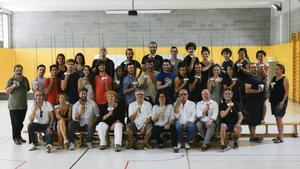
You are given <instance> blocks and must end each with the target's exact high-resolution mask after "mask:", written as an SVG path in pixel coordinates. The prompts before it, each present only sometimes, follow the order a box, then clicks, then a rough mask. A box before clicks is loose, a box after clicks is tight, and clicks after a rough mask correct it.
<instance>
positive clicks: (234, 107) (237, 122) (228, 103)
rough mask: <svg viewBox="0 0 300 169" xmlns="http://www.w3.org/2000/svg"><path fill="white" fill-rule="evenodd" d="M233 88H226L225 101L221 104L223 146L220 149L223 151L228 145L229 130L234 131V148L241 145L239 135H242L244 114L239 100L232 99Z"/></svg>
mask: <svg viewBox="0 0 300 169" xmlns="http://www.w3.org/2000/svg"><path fill="white" fill-rule="evenodd" d="M232 96H233V93H232V90H231V89H225V91H224V98H225V102H222V103H221V104H220V116H221V131H220V136H221V148H220V151H221V152H223V151H224V150H225V149H226V148H227V145H225V140H226V137H227V132H234V139H233V141H234V143H233V148H234V149H237V148H238V147H239V143H238V140H239V137H240V136H241V131H242V127H241V123H242V120H243V114H242V112H241V110H240V105H239V104H238V103H237V102H233V101H232Z"/></svg>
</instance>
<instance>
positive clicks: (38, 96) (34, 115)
mask: <svg viewBox="0 0 300 169" xmlns="http://www.w3.org/2000/svg"><path fill="white" fill-rule="evenodd" d="M34 100H35V102H34V104H33V106H32V107H31V109H30V115H29V118H28V119H29V124H28V136H29V144H31V143H32V144H33V146H32V148H30V149H29V151H34V150H36V149H37V139H36V135H35V132H43V133H45V138H46V142H47V153H50V152H51V150H52V144H53V143H52V133H53V122H54V113H53V107H52V105H51V104H50V103H49V102H47V101H44V96H43V93H42V92H41V91H39V90H37V91H35V93H34Z"/></svg>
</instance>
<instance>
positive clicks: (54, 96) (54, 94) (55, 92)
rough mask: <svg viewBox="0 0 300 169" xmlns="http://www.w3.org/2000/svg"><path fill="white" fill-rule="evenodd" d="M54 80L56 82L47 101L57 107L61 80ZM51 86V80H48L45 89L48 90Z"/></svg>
mask: <svg viewBox="0 0 300 169" xmlns="http://www.w3.org/2000/svg"><path fill="white" fill-rule="evenodd" d="M53 80H54V84H53V86H52V89H51V90H50V91H49V93H48V94H47V100H48V102H50V103H51V104H52V105H56V104H57V96H58V94H59V92H61V88H60V79H59V78H55V79H53ZM49 85H50V78H46V80H45V84H44V86H45V88H47V87H48V86H49Z"/></svg>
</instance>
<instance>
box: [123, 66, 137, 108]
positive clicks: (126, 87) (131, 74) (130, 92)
mask: <svg viewBox="0 0 300 169" xmlns="http://www.w3.org/2000/svg"><path fill="white" fill-rule="evenodd" d="M127 72H128V74H127V75H126V76H125V77H124V79H123V94H124V95H125V103H126V105H129V104H130V103H132V102H134V101H135V95H134V92H135V90H136V88H137V87H138V82H137V78H136V74H135V66H134V64H133V63H129V64H128V65H127Z"/></svg>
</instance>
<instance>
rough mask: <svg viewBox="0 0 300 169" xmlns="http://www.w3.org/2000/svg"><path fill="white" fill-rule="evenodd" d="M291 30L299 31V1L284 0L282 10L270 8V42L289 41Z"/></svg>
mask: <svg viewBox="0 0 300 169" xmlns="http://www.w3.org/2000/svg"><path fill="white" fill-rule="evenodd" d="M293 32H300V1H299V0H285V1H284V2H283V3H282V11H275V10H273V9H272V10H271V39H270V40H271V44H280V43H286V42H290V41H291V33H293Z"/></svg>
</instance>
